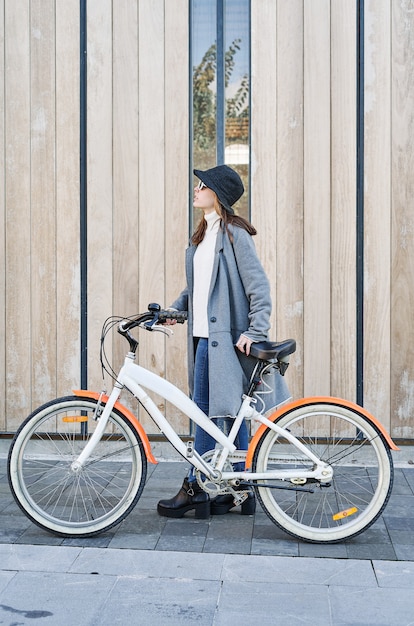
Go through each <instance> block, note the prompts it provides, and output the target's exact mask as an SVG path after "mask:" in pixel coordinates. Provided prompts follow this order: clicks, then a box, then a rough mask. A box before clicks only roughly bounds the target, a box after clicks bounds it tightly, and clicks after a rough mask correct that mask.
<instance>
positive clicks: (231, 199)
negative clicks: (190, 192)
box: [194, 165, 244, 213]
mask: <svg viewBox="0 0 414 626" xmlns="http://www.w3.org/2000/svg"><path fill="white" fill-rule="evenodd" d="M194 174H195V175H196V176H197V178H199V179H200V180H201V181H202V182H203V183H204V184H205V185H206V186H207V187H208V188H209V189H211V190H212V191H214V193H215V194H216V195H217V197H218V199H219V201H220V203H221V204H222V205H223V206H224V208H225V209H226V211H228V212H229V213H234V211H233V209H232V205H233V204H234V203H235V202H237V200H238V199H239V198H241V196H242V195H243V193H244V186H243V183H242V179H241V178H240V176H239V175H238V173H237V172H236V171H235V170H233V169H231V167H229V166H228V165H217V167H212V168H211V169H209V170H205V171H204V172H203V171H202V170H194Z"/></svg>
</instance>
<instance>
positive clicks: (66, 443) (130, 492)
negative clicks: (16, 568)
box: [8, 396, 147, 537]
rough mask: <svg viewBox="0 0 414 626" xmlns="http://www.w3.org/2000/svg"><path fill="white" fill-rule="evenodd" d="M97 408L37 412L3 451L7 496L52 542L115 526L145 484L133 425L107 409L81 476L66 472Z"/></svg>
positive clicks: (70, 404) (56, 405)
mask: <svg viewBox="0 0 414 626" xmlns="http://www.w3.org/2000/svg"><path fill="white" fill-rule="evenodd" d="M96 406H97V402H96V401H95V400H89V399H84V398H78V397H76V396H68V397H65V398H58V399H56V400H53V401H52V402H49V403H48V404H45V405H43V406H41V407H39V408H38V409H37V410H36V411H34V413H32V414H31V415H30V416H29V417H28V418H27V419H26V420H25V421H24V422H23V424H22V425H21V426H20V428H19V430H18V431H17V433H16V435H15V437H14V439H13V442H12V445H11V447H10V451H9V458H8V477H9V484H10V488H11V491H12V493H13V496H14V498H15V500H16V502H17V504H18V505H19V506H20V508H21V509H22V510H23V512H24V513H25V514H26V515H27V517H29V518H30V519H31V520H32V521H33V522H34V523H35V524H37V525H38V526H40V527H41V528H44V529H46V530H48V531H50V532H52V533H54V534H56V535H59V536H77V537H92V536H93V535H97V534H99V533H102V532H103V531H105V530H108V529H110V528H112V527H113V526H115V525H116V524H119V522H120V521H121V520H122V519H124V517H126V516H127V515H128V513H129V512H130V511H131V509H132V508H133V507H134V506H135V504H136V502H137V501H138V499H139V497H140V495H141V493H142V490H143V488H144V484H145V478H146V473H147V459H146V456H145V452H144V449H143V445H142V442H141V439H140V437H139V435H138V433H137V431H136V429H135V428H134V426H133V425H132V424H130V423H129V422H128V421H127V420H126V419H125V417H124V416H123V415H122V413H120V412H118V411H117V410H116V409H114V410H113V411H112V413H111V415H110V418H109V421H108V424H107V427H106V430H105V433H104V435H103V437H102V438H101V440H100V441H99V443H98V445H97V446H96V448H95V450H94V451H93V453H92V455H91V456H90V457H89V459H88V460H87V462H86V464H85V465H84V467H83V468H82V469H81V471H80V472H74V471H72V469H71V464H72V462H73V461H74V460H75V459H76V458H77V457H78V456H79V454H80V452H81V451H82V450H83V448H84V447H85V445H86V443H87V442H88V440H89V438H90V436H91V434H92V433H93V431H94V428H95V425H96V421H95V420H94V419H93V418H94V415H95V409H96Z"/></svg>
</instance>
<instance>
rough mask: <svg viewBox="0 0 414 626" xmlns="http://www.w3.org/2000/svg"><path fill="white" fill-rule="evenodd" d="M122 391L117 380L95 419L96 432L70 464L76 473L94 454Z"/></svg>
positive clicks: (98, 405)
mask: <svg viewBox="0 0 414 626" xmlns="http://www.w3.org/2000/svg"><path fill="white" fill-rule="evenodd" d="M121 391H122V386H121V385H119V384H118V383H117V382H116V383H115V385H114V388H113V389H112V392H111V395H110V396H109V399H108V401H107V403H106V405H105V407H104V409H103V411H102V412H101V414H100V415H98V414H96V416H95V419H96V420H97V426H96V428H95V432H94V433H93V434H92V436H91V438H90V439H89V441H88V443H87V444H86V446H85V447H84V449H83V450H82V452H81V453H80V455H79V456H78V458H77V459H76V460H75V461H73V463H72V464H71V466H70V469H71V470H72V472H73V473H74V474H76V473H78V472H80V471H81V470H82V468H83V466H84V465H85V463H86V461H87V460H88V458H89V457H90V455H91V454H92V452H93V450H94V449H95V447H96V445H97V444H98V443H99V441H100V440H101V438H102V435H103V434H104V432H105V428H106V425H107V423H108V420H109V416H110V415H111V411H112V409H113V408H114V405H115V403H116V401H117V400H118V398H119V396H120V394H121ZM101 396H102V394H101ZM99 407H100V404H99V400H98V404H97V407H96V410H98V409H99ZM101 408H102V407H101Z"/></svg>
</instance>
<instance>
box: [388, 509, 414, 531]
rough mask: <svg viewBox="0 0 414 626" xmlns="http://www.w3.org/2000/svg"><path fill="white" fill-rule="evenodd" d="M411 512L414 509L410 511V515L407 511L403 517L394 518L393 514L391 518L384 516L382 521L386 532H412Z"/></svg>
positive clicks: (412, 518)
mask: <svg viewBox="0 0 414 626" xmlns="http://www.w3.org/2000/svg"><path fill="white" fill-rule="evenodd" d="M413 511H414V508H413V509H412V510H411V513H410V514H409V513H408V511H407V512H406V513H405V514H404V515H401V516H400V517H398V516H394V514H393V515H392V516H391V515H388V514H384V515H383V520H384V523H385V525H386V527H387V528H388V530H390V531H391V530H414V515H413V513H412V512H413ZM393 513H394V512H393ZM408 515H409V516H408Z"/></svg>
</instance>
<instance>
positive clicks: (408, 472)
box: [401, 467, 414, 493]
mask: <svg viewBox="0 0 414 626" xmlns="http://www.w3.org/2000/svg"><path fill="white" fill-rule="evenodd" d="M401 471H402V473H403V474H404V476H405V479H406V481H407V482H408V484H409V485H410V487H411V489H412V490H413V493H414V467H413V468H405V467H404V468H403V469H402V470H401Z"/></svg>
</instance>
